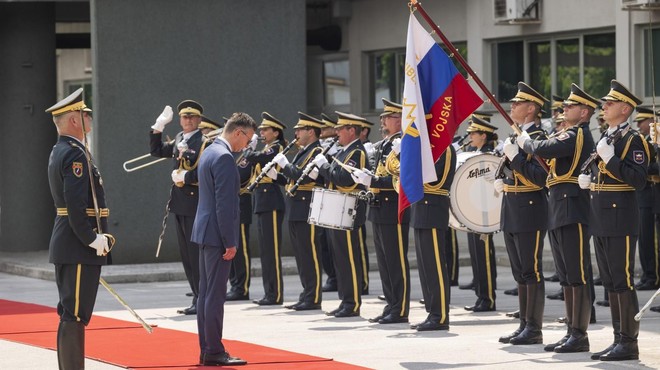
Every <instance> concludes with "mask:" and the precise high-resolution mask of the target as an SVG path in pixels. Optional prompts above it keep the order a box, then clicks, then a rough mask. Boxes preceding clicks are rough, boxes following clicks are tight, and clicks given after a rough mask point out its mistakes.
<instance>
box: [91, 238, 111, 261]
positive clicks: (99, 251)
mask: <svg viewBox="0 0 660 370" xmlns="http://www.w3.org/2000/svg"><path fill="white" fill-rule="evenodd" d="M89 247H90V248H93V249H96V255H97V256H103V255H104V254H105V253H108V251H109V250H110V247H109V246H108V238H106V237H105V235H103V234H96V239H94V241H93V242H92V244H90V245H89Z"/></svg>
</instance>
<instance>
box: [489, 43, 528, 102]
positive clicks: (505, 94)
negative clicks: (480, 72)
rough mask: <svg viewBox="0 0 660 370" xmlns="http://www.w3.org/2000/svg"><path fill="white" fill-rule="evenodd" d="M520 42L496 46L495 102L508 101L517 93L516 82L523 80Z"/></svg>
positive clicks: (522, 56) (522, 57)
mask: <svg viewBox="0 0 660 370" xmlns="http://www.w3.org/2000/svg"><path fill="white" fill-rule="evenodd" d="M523 50H524V45H523V42H522V41H514V42H502V43H499V44H497V49H496V52H497V57H496V60H497V92H496V94H497V95H496V96H497V100H498V101H501V102H505V101H509V100H510V99H511V98H513V97H514V96H515V95H516V92H517V91H518V81H522V80H524V79H525V63H524V60H525V58H524V55H523Z"/></svg>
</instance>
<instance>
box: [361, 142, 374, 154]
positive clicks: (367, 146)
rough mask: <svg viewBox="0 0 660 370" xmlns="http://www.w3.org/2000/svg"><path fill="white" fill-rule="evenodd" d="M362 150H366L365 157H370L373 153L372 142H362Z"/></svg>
mask: <svg viewBox="0 0 660 370" xmlns="http://www.w3.org/2000/svg"><path fill="white" fill-rule="evenodd" d="M363 145H364V150H365V151H366V152H367V157H371V156H372V155H373V154H374V144H372V143H364V144H363Z"/></svg>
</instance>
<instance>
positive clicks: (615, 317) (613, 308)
mask: <svg viewBox="0 0 660 370" xmlns="http://www.w3.org/2000/svg"><path fill="white" fill-rule="evenodd" d="M607 296H608V297H609V298H608V300H607V301H608V302H609V304H610V313H611V314H612V328H613V329H614V342H612V344H610V345H609V346H608V347H607V348H605V349H604V350H602V351H598V352H594V353H593V354H592V355H591V359H592V360H600V356H602V355H604V354H606V353H609V352H610V351H611V350H613V349H614V347H616V345H617V344H619V342H620V341H621V315H620V313H619V295H618V294H617V293H614V292H609V293H608V294H607Z"/></svg>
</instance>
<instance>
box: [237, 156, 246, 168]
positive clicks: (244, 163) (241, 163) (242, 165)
mask: <svg viewBox="0 0 660 370" xmlns="http://www.w3.org/2000/svg"><path fill="white" fill-rule="evenodd" d="M247 165H248V161H247V159H245V158H243V159H241V161H240V162H239V163H238V167H240V168H245V167H247Z"/></svg>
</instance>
